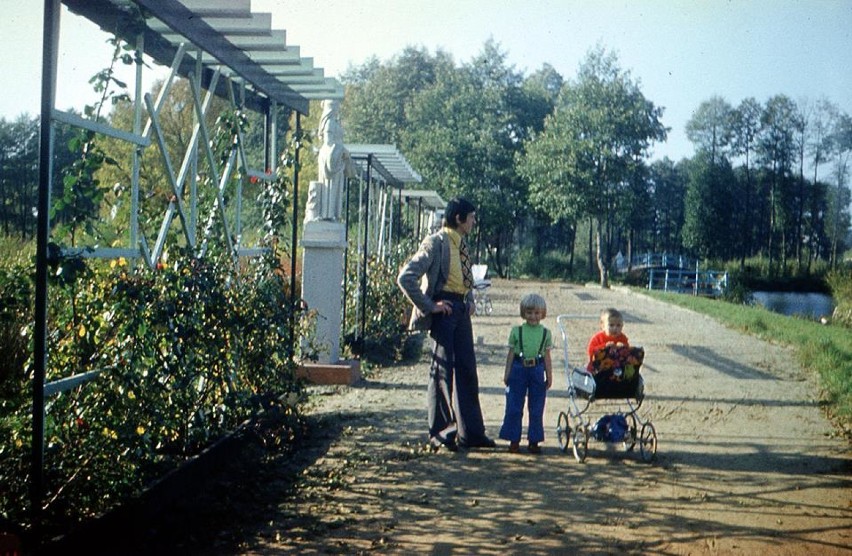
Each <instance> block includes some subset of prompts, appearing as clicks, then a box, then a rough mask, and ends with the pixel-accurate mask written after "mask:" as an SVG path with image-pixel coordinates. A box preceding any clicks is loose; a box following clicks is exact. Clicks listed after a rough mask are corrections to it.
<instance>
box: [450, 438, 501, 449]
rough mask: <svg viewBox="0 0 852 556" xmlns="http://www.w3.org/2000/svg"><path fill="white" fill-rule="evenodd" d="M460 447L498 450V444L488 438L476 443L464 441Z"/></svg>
mask: <svg viewBox="0 0 852 556" xmlns="http://www.w3.org/2000/svg"><path fill="white" fill-rule="evenodd" d="M459 446H460V447H462V448H496V447H497V443H496V442H494V441H493V440H491V439H490V438H488V437H487V436H483V437H482V439H480V440H478V441H476V442H468V441H467V440H464V439H462V440H459Z"/></svg>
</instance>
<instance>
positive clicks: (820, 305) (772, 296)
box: [754, 292, 834, 319]
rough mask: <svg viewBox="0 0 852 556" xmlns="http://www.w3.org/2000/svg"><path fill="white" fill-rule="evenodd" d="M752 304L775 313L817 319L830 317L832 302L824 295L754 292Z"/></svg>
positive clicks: (828, 296)
mask: <svg viewBox="0 0 852 556" xmlns="http://www.w3.org/2000/svg"><path fill="white" fill-rule="evenodd" d="M754 302H755V303H756V304H757V305H761V306H763V307H765V308H766V309H769V310H770V311H773V312H775V313H781V314H782V315H788V316H791V315H798V316H802V317H807V318H812V319H818V318H820V317H822V316H830V315H831V313H832V311H834V300H833V299H832V298H831V296H830V295H826V294H824V293H813V292H807V293H795V292H754Z"/></svg>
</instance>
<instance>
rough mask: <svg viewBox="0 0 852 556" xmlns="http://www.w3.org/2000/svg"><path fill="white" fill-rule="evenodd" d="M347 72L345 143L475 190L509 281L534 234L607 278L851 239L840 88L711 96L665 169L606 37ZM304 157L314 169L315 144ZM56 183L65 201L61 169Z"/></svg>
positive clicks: (851, 140) (6, 138)
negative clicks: (539, 60) (689, 149)
mask: <svg viewBox="0 0 852 556" xmlns="http://www.w3.org/2000/svg"><path fill="white" fill-rule="evenodd" d="M342 81H343V82H344V84H345V86H346V99H345V101H344V102H343V105H342V118H343V124H344V128H345V130H346V141H347V142H350V143H392V144H395V145H397V147H398V148H399V149H400V151H401V152H402V153H403V154H404V155H405V156H406V158H407V159H408V160H409V162H410V163H411V164H412V166H413V167H414V168H416V169H417V171H418V172H419V173H420V174H421V175H422V176H423V183H422V185H421V187H423V188H427V189H435V190H437V191H438V192H439V193H440V194H441V195H442V196H443V197H444V198H450V197H453V196H456V195H464V196H466V197H469V198H470V199H471V200H472V201H474V202H475V203H476V205H477V206H478V211H479V212H478V216H479V220H480V225H479V227H478V230H477V245H476V247H477V252H478V255H479V258H480V260H481V262H486V263H487V264H489V265H490V267H491V268H492V270H493V271H494V272H496V273H497V274H499V275H506V273H507V272H508V266H509V260H510V257H512V256H513V254H516V253H517V252H518V249H519V246H529V247H530V248H531V249H532V251H533V252H534V253H536V254H540V253H545V252H548V251H554V250H555V251H560V252H563V253H564V254H566V255H567V266H568V267H569V269H568V272H569V273H571V272H572V271H573V269H572V267H573V264H574V254H575V253H576V252H582V253H583V254H584V255H585V257H584V259H585V260H586V261H588V263H589V265H594V266H595V267H596V269H595V271H596V272H597V274H598V276H599V277H600V281H601V282H602V283H603V284H606V283H607V281H608V272H609V268H610V266H611V262H612V261H613V258H614V256H615V253H617V252H621V253H622V254H626V255H628V256H629V255H630V254H632V253H639V252H644V251H665V252H670V253H673V252H681V253H684V254H689V255H694V256H697V257H700V258H702V259H714V260H726V261H728V260H739V261H740V264H741V265H745V262H746V260H747V259H748V258H750V257H762V258H764V259H767V260H768V261H769V267H770V268H771V269H772V268H775V269H779V270H780V269H786V268H788V263H790V262H793V263H794V268H795V269H796V270H797V271H803V272H807V271H809V270H810V269H811V267H812V265H813V264H814V263H815V262H816V261H825V262H827V263H829V264H830V265H832V266H834V265H836V264H837V263H838V262H839V261H840V260H841V257H842V255H843V252H844V251H845V250H846V249H848V248H849V246H850V241H849V228H850V215H849V200H850V193H849V157H850V153H852V119H850V116H849V115H848V114H845V113H844V112H842V111H841V110H840V109H839V108H838V107H837V105H836V104H834V103H832V102H830V101H829V100H827V99H820V100H818V101H816V102H809V101H799V102H795V101H793V100H791V99H790V98H788V97H787V96H785V95H781V94H779V95H776V96H774V97H772V98H770V99H768V100H766V102H765V103H761V102H759V101H757V100H756V99H753V98H748V99H745V100H743V101H742V102H741V103H740V104H739V105H738V106H732V105H730V104H729V103H728V102H727V101H726V100H725V99H723V98H721V97H715V96H714V97H711V98H709V99H708V100H706V101H704V102H702V103H701V105H700V106H698V107H697V108H696V110H695V111H694V113H693V116H692V118H691V119H690V120H689V122H688V124H687V129H686V132H687V137H688V138H689V139H690V141H691V142H692V143H693V144H694V145H695V149H696V150H695V155H694V156H693V157H692V158H687V159H683V160H681V161H671V160H669V159H663V160H661V161H655V162H653V163H652V162H650V161H649V150H650V148H651V147H652V146H653V144H654V143H657V142H662V141H665V139H666V137H667V133H668V131H669V130H668V129H667V128H666V127H665V126H664V125H663V113H664V108H663V107H661V106H657V105H655V104H654V102H653V101H652V100H650V99H648V98H646V97H645V95H644V94H643V93H642V90H641V87H640V84H639V81H638V80H637V79H635V78H634V77H633V76H632V74H631V73H630V71H628V70H624V69H623V68H621V67H620V64H619V60H618V57H617V55H616V54H614V53H612V52H607V51H606V50H605V49H604V48H601V47H598V48H595V49H593V50H591V51H590V52H589V53H588V54H587V56H586V58H585V59H584V60H583V61H582V63H581V64H580V66H579V69H578V71H577V74H576V76H574V77H573V78H570V79H566V78H565V77H563V76H562V75H560V74H559V73H558V72H557V71H556V70H555V69H554V68H553V67H552V66H551V65H549V64H544V65H543V66H542V67H541V68H540V69H538V70H536V71H534V72H532V73H530V74H529V75H525V74H524V73H522V72H520V71H518V70H516V69H515V68H514V67H513V66H510V65H509V64H508V63H507V53H506V52H504V51H503V50H502V49H501V47H500V46H499V44H498V43H496V42H495V41H493V40H489V41H487V42H486V43H485V44H484V45H483V48H482V50H481V52H480V53H479V54H478V55H477V56H476V57H474V58H473V59H472V60H470V61H469V62H466V63H461V64H457V63H456V62H455V61H454V60H453V58H452V57H451V56H450V55H449V54H448V53H446V52H443V51H441V50H438V51H436V52H435V53H434V54H433V53H430V52H429V51H428V50H426V49H424V48H416V47H408V48H406V49H405V50H403V51H402V52H401V53H400V54H398V55H397V56H395V57H393V58H392V59H390V60H387V61H384V62H381V61H379V60H378V59H377V58H372V59H370V60H368V61H366V62H365V63H363V64H362V65H358V66H350V68H349V69H348V70H347V71H346V72H345V74H344V75H343V76H342ZM180 102H181V96H180V94H177V95H176V101H175V104H176V105H175V106H174V107H173V108H172V109H171V110H170V111H169V112H168V113H170V114H172V115H171V116H168V117H172V118H174V120H175V125H178V124H179V123H180V120H181V118H184V119H185V118H186V114H185V113H184V112H186V113H188V111H182V110H181V109H180V106H179V105H180ZM315 111H316V110H312V113H313V112H315ZM130 114H131V112H130V105H129V104H126V103H119V104H117V105H116V107H115V108H114V109H113V110H112V112H111V113H110V114H109V115H106V116H102V117H103V118H104V119H105V120H107V121H110V122H112V123H114V125H116V126H118V127H122V126H126V120H128V118H129V117H130ZM286 116H287V115H286V114H285V115H284V116H283V118H285V119H286ZM164 117H167V116H164ZM184 123H185V122H184ZM282 123H283V122H282ZM281 128H282V129H285V128H286V125H282V126H281ZM305 128H306V129H312V128H310V124H306V127H305ZM37 129H38V120H37V118H33V117H29V116H26V115H23V116H20V117H19V118H18V119H16V120H14V121H6V120H5V119H0V229H2V231H3V232H4V233H5V234H7V235H18V236H20V237H23V238H27V237H29V236H30V235H31V233H32V230H34V226H33V224H34V219H35V215H34V214H33V207H34V205H35V197H36V189H37V180H38V173H37V164H38V148H37V147H38V145H37V142H38V133H37ZM259 133H260V126H259V125H255V126H254V128H253V129H252V130H251V131H250V132H249V133H248V134H247V135H248V139H247V140H255V141H260V140H262V139H260V138H259ZM256 136H257V137H256ZM72 137H73V133H72V132H71V131H70V130H67V129H65V128H64V127H62V126H59V127H58V129H57V140H56V145H57V147H56V149H55V150H56V152H55V156H56V157H57V161H56V167H57V168H62V167H64V166H66V165H68V164H70V163H72V161H73V157H74V155H73V154H72V153H70V152H69V151H68V149H67V148H65V147H64V145H65V144H66V143H67V142H68V141H69V140H71V138H72ZM102 143H103V145H104V149H105V150H106V151H107V153H108V154H110V156H111V157H112V158H114V159H115V160H125V159H127V156H128V155H127V153H124V152H122V149H123V150H127V149H129V147H128V146H126V145H121V144H119V142H116V141H112V140H109V139H106V140H104V141H103V142H102ZM174 148H175V150H176V152H180V150H181V145H175V147H174ZM113 151H114V152H113ZM307 151H310V149H307ZM151 156H153V154H152V155H151ZM304 159H305V164H307V165H310V164H311V163H312V162H311V159H312V153H310V152H306V153H305V156H304ZM146 167H147V168H148V170H145V168H146ZM56 173H57V174H61V172H56ZM126 174H127V169H126V168H122V167H121V166H120V165H119V166H110V167H108V168H104V169H103V170H102V174H101V175H100V180H99V181H100V184H101V187H102V188H103V189H104V190H105V198H106V199H107V200H108V201H109V204H111V205H112V206H113V207H114V206H116V205H120V204H121V202H120V197H121V195H122V191H123V188H122V187H121V184H122V183H127V182H128V179H129V178H128V176H127V175H126ZM304 175H308V174H304ZM142 176H143V179H142V182H143V190H144V192H145V193H144V194H146V195H149V196H155V197H157V196H162V197H163V202H164V203H166V202H167V200H168V192H167V191H166V188H165V186H164V185H163V184H160V185H157V182H159V181H161V180H160V179H158V176H159V172H158V171H157V170H156V169H155V162H154V161H151V163H150V165H149V164H148V163H147V161H143V172H142ZM160 177H161V176H160ZM54 180H55V182H56V183H55V184H54V196H55V197H58V196H60V195H61V194H62V191H63V187H64V184H63V183H62V176H61V175H57V176H55V177H54ZM146 183H147V184H148V185H146ZM125 206H126V203H125ZM113 212H114V213H115V210H114V209H113ZM122 212H126V209H123V210H122V211H119V212H118V216H117V217H116V218H117V219H116V218H114V219H113V220H114V222H113V223H114V224H115V223H116V222H119V223H120V222H121V221H122V217H121V213H122ZM155 212H156V211H155ZM58 217H59V219H60V221H61V218H62V215H61V214H59V215H58ZM149 217H150V218H151V219H152V222H153V221H154V219H155V218H156V215H155V214H152V215H149ZM125 219H126V218H125ZM120 227H121V226H119V228H120ZM119 233H120V232H119Z"/></svg>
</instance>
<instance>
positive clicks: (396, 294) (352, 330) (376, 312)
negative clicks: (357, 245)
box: [343, 241, 416, 364]
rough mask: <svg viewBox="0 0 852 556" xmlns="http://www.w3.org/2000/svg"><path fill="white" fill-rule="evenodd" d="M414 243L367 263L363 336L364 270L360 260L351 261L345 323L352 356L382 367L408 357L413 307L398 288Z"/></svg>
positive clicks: (400, 245) (346, 345) (345, 332)
mask: <svg viewBox="0 0 852 556" xmlns="http://www.w3.org/2000/svg"><path fill="white" fill-rule="evenodd" d="M415 249H416V246H415V245H414V244H413V243H412V242H410V241H409V242H401V243H400V244H398V245H397V246H396V248H395V249H394V250H393V251H392V252H391V253H390V254H389V255H388V257H387V258H386V259H382V258H380V257H377V256H375V255H371V256H370V257H369V258H368V260H367V277H368V281H367V282H368V286H367V299H366V303H364V307H365V308H366V311H365V312H366V315H365V316H364V334H363V336H362V335H361V293H360V287H359V284H360V277H361V272H362V271H363V269H362V268H361V267H360V265H359V261H358V260H357V259H358V258H357V257H349V264H348V268H347V283H348V285H349V292H350V294H349V295H347V296H346V298H345V299H344V303H345V304H346V320H345V321H344V323H343V327H344V345H345V347H346V349H347V350H348V351H349V353H351V354H352V355H358V356H360V357H362V359H366V360H367V361H372V362H376V363H379V364H383V363H391V362H394V361H400V360H402V359H403V358H404V357H406V349H405V348H406V345H407V340H408V338H409V334H408V332H407V328H408V316H409V314H410V310H411V309H410V304H409V302H408V300H407V299H406V298H405V296H404V295H403V294H402V292H401V291H400V289H399V286H397V284H396V277H397V274H398V273H399V269H400V267H401V266H402V264H403V263H404V262H405V260H406V259H407V258H408V257H410V256H411V254H412V253H414V250H415Z"/></svg>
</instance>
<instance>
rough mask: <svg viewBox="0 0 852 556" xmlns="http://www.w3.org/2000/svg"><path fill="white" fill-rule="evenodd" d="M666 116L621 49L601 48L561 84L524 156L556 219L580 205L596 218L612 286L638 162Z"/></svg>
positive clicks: (604, 273) (605, 279)
mask: <svg viewBox="0 0 852 556" xmlns="http://www.w3.org/2000/svg"><path fill="white" fill-rule="evenodd" d="M661 116H662V109H661V108H658V107H656V106H654V104H653V103H652V102H650V101H648V100H647V99H646V98H645V97H644V95H643V94H642V92H641V90H640V88H639V85H638V83H637V82H635V81H634V80H633V79H632V77H631V75H630V73H629V72H625V71H623V70H622V69H621V68H620V67H619V65H618V60H617V57H616V55H615V54H611V53H606V52H605V51H604V50H603V49H601V48H598V49H596V50H593V51H591V52H590V53H589V54H588V56H587V57H586V59H585V60H584V62H583V63H582V64H581V66H580V70H579V72H578V77H577V80H576V82H573V83H569V84H568V85H566V86H565V87H564V88H563V91H562V94H561V95H560V98H559V100H558V102H557V106H556V108H555V111H554V114H553V116H552V117H550V118H548V120H547V121H546V123H545V129H544V132H543V133H542V134H541V135H540V136H538V137H536V139H535V140H533V142H532V144H531V145H530V146H529V147H528V149H527V151H528V152H527V155H526V156H525V158H526V160H525V161H524V162H523V163H522V164H524V165H525V170H524V173H525V175H527V176H528V178H529V180H530V187H531V189H532V194H533V198H536V197H538V198H541V197H542V196H544V195H549V197H550V199H551V204H552V205H553V207H554V208H552V209H551V210H550V211H549V214H551V217H552V218H554V219H555V218H558V217H560V216H562V215H563V214H576V213H577V209H579V212H580V213H581V214H583V215H584V216H585V217H589V218H591V219H593V221H594V223H595V240H596V246H597V249H596V254H595V259H596V260H597V266H598V271H599V275H600V283H601V285H602V286H603V287H608V286H609V266H610V262H611V259H612V256H613V249H612V247H613V245H612V239H613V231H614V227H615V224H616V218H617V217H618V216H619V214H623V212H622V210H621V209H622V207H623V206H624V204H625V196H626V191H627V190H628V189H629V184H630V181H631V178H632V177H633V176H635V175H636V174H635V172H636V165H637V164H639V163H641V161H642V158H643V157H644V156H645V155H646V154H647V149H648V147H649V146H650V144H651V143H652V142H653V141H662V140H664V139H665V137H666V129H665V127H664V126H663V124H662V122H661V121H660V118H661Z"/></svg>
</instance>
